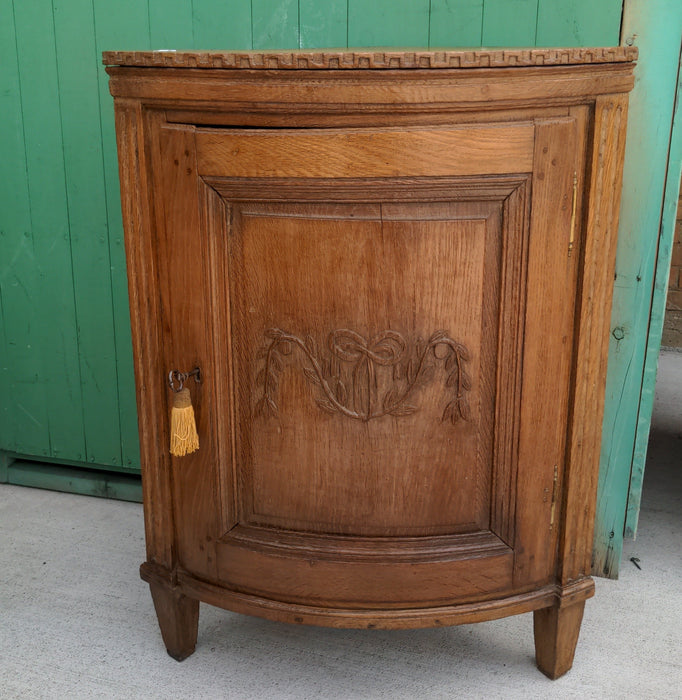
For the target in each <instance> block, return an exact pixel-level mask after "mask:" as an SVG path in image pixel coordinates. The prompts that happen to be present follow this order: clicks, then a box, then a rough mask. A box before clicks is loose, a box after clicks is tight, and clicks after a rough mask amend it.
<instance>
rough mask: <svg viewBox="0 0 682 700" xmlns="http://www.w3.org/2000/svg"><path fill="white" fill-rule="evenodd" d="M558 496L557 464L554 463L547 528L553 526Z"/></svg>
mask: <svg viewBox="0 0 682 700" xmlns="http://www.w3.org/2000/svg"><path fill="white" fill-rule="evenodd" d="M558 496H559V465H558V464H555V465H554V485H553V486H552V510H551V511H550V516H549V529H550V530H551V529H552V528H553V527H554V518H555V516H556V501H557V497H558Z"/></svg>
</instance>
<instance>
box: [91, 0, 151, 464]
mask: <svg viewBox="0 0 682 700" xmlns="http://www.w3.org/2000/svg"><path fill="white" fill-rule="evenodd" d="M94 10H95V37H96V50H97V55H98V61H97V64H98V78H99V103H100V123H101V133H102V156H103V162H104V184H105V193H106V208H107V219H108V231H109V256H110V260H111V289H112V303H113V311H114V338H115V344H116V375H117V380H116V386H117V388H118V401H119V422H120V425H121V452H122V460H123V463H122V466H123V468H125V469H131V470H135V469H139V465H140V445H139V438H138V431H137V408H136V402H135V377H134V369H133V352H132V340H131V337H130V314H129V310H128V280H127V276H126V260H125V248H124V243H123V222H122V219H121V194H120V189H119V181H118V156H117V152H116V132H115V128H114V103H113V100H112V98H111V95H110V94H109V84H108V76H107V74H106V71H105V70H104V66H102V62H101V53H102V51H106V50H117V49H120V50H126V49H127V50H135V49H137V50H140V49H148V48H150V47H151V39H150V31H149V15H148V12H147V4H146V2H140V1H139V0H118V2H117V3H116V4H113V3H111V2H110V0H94Z"/></svg>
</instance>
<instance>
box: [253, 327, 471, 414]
mask: <svg viewBox="0 0 682 700" xmlns="http://www.w3.org/2000/svg"><path fill="white" fill-rule="evenodd" d="M265 337H266V339H267V340H268V343H267V345H266V347H265V348H263V349H262V351H261V353H260V355H261V357H263V358H264V359H265V366H264V367H263V368H262V369H261V370H260V372H259V373H258V375H257V379H256V382H257V384H259V385H262V387H263V394H262V397H261V398H260V399H259V401H258V402H257V404H256V408H255V410H256V414H257V415H264V416H268V415H277V411H278V409H277V404H276V402H275V395H276V392H277V385H278V382H279V373H280V372H281V371H282V369H283V367H284V357H286V356H289V355H292V353H294V352H295V351H298V353H299V354H301V355H302V356H303V358H304V362H306V364H304V366H303V373H304V375H305V376H306V378H307V379H308V380H309V381H310V382H311V384H313V385H315V386H317V387H318V388H319V392H320V394H321V395H320V396H318V397H317V398H316V399H315V401H316V402H317V405H318V406H319V407H320V408H321V409H323V410H324V411H326V412H327V413H331V414H341V415H344V416H347V417H348V418H352V419H354V420H362V421H369V420H372V419H374V418H381V417H382V416H387V415H391V416H408V415H410V414H412V413H414V412H415V411H417V410H418V407H417V406H416V405H414V404H413V403H410V401H409V399H410V397H411V395H412V394H413V393H414V390H415V389H416V388H417V387H419V386H423V385H425V384H428V383H429V382H431V381H432V380H433V378H434V376H435V363H434V360H435V361H438V362H442V363H443V365H444V368H445V371H446V373H447V378H446V380H445V385H446V387H448V388H451V389H452V398H451V400H450V401H449V402H448V403H447V405H446V406H445V408H444V410H443V415H442V420H443V421H445V420H450V421H451V422H452V423H453V424H454V423H456V422H457V421H458V420H459V419H463V420H470V419H471V411H470V408H469V404H468V402H467V398H466V395H467V393H468V392H469V391H470V389H471V379H470V377H469V375H468V374H467V372H466V370H465V367H464V365H465V363H466V362H467V361H469V359H470V355H469V351H468V350H467V348H466V347H465V346H464V345H462V344H461V343H458V342H457V341H455V340H453V339H452V338H450V337H449V335H448V332H447V331H444V330H438V331H436V332H435V333H433V334H432V335H431V337H430V338H429V339H428V341H427V342H426V343H424V342H423V341H422V340H421V339H419V340H417V342H416V343H415V346H414V348H409V349H408V343H407V342H406V340H405V338H404V337H403V336H402V335H401V334H400V333H398V332H396V331H392V330H386V331H383V332H382V333H379V334H378V335H376V336H375V337H374V338H371V339H370V340H367V339H366V338H364V337H363V336H361V335H360V334H359V333H356V332H355V331H352V330H348V329H345V328H343V329H339V330H335V331H333V332H332V333H330V334H329V337H328V343H327V344H328V348H329V355H327V356H323V355H322V354H321V353H320V352H319V351H318V349H317V345H316V343H315V341H314V340H313V338H312V337H310V336H306V338H305V340H302V339H301V338H299V337H298V336H295V335H292V334H291V333H287V332H286V331H283V330H281V329H279V328H271V329H269V330H267V331H265ZM342 367H344V368H345V371H342ZM379 368H384V369H383V370H380V369H379ZM379 372H381V373H382V377H383V380H382V381H379V379H378V373H379ZM386 377H389V381H388V383H387V381H386Z"/></svg>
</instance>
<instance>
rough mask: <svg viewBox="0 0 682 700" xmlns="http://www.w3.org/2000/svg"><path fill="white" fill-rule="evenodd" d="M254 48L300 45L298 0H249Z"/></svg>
mask: <svg viewBox="0 0 682 700" xmlns="http://www.w3.org/2000/svg"><path fill="white" fill-rule="evenodd" d="M251 8H252V9H251V17H252V24H253V48H254V49H297V48H299V46H300V37H299V18H298V0H251Z"/></svg>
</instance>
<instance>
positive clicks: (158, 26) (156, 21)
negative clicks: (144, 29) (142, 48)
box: [148, 0, 194, 51]
mask: <svg viewBox="0 0 682 700" xmlns="http://www.w3.org/2000/svg"><path fill="white" fill-rule="evenodd" d="M148 1H149V28H150V32H151V40H152V49H155V50H158V49H175V50H179V51H181V50H187V49H193V48H194V40H193V38H192V3H191V1H190V0H148Z"/></svg>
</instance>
